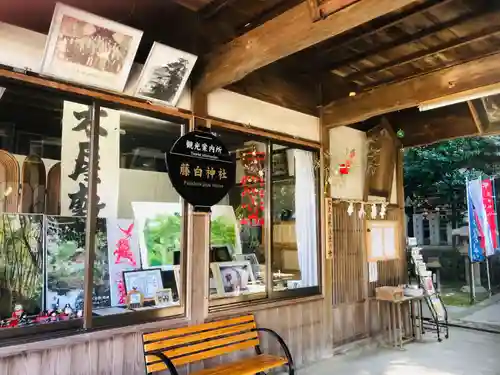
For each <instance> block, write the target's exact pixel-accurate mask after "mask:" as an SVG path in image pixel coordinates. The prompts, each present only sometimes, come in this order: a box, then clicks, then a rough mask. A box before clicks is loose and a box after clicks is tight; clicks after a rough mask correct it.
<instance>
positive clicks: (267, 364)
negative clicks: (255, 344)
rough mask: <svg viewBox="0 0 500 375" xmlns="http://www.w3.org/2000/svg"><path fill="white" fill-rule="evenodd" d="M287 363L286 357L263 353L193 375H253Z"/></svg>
mask: <svg viewBox="0 0 500 375" xmlns="http://www.w3.org/2000/svg"><path fill="white" fill-rule="evenodd" d="M286 363H287V360H286V359H285V358H281V357H276V356H272V355H267V354H261V355H258V356H256V357H252V358H245V359H242V360H239V361H236V362H231V363H225V364H223V365H220V366H217V367H213V368H209V369H205V370H201V371H198V372H195V373H194V374H191V375H227V374H238V375H253V374H257V373H259V372H263V371H267V370H271V369H273V368H276V367H280V366H283V365H285V364H286Z"/></svg>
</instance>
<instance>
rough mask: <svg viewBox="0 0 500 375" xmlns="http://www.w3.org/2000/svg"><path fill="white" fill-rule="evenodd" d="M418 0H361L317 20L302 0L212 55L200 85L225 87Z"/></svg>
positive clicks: (201, 87) (199, 86)
mask: <svg viewBox="0 0 500 375" xmlns="http://www.w3.org/2000/svg"><path fill="white" fill-rule="evenodd" d="M415 2H416V0H360V1H358V2H356V3H354V4H352V5H351V6H348V7H347V8H344V9H342V10H340V11H338V12H336V13H334V14H333V15H331V16H330V17H328V18H327V19H324V20H321V21H318V22H314V23H312V21H311V16H310V13H309V8H308V5H307V4H306V3H301V4H299V5H297V6H296V7H294V8H292V9H290V10H288V11H286V12H285V13H283V14H281V15H279V16H277V17H275V18H273V19H271V20H270V21H268V22H266V23H264V24H263V25H261V26H259V27H257V28H255V29H253V30H250V31H248V32H247V33H246V34H244V35H242V36H241V37H239V38H236V39H234V40H233V41H231V42H230V43H227V44H226V45H224V46H222V48H221V49H220V50H218V51H217V52H215V53H213V54H212V55H211V56H209V57H208V60H207V64H206V66H205V70H204V74H203V76H202V77H201V79H200V81H199V82H198V85H197V87H196V89H198V90H201V91H204V92H210V91H213V90H215V89H217V88H220V87H224V86H226V85H228V84H230V83H232V82H235V81H238V80H240V79H242V78H243V77H245V76H246V75H247V74H249V73H251V72H253V71H255V70H257V69H259V68H261V67H263V66H266V65H268V64H270V63H272V62H274V61H277V60H279V59H281V58H283V57H286V56H289V55H291V54H293V53H295V52H298V51H300V50H303V49H305V48H307V47H310V46H312V45H315V44H317V43H319V42H321V41H323V40H326V39H328V38H331V37H333V36H335V35H338V34H340V33H343V32H345V31H347V30H350V29H353V28H355V27H357V26H359V25H362V24H364V23H366V22H369V21H371V20H373V19H375V18H377V17H380V16H383V15H385V14H388V13H391V12H393V11H396V10H398V9H400V8H402V7H405V6H408V5H412V4H413V3H415Z"/></svg>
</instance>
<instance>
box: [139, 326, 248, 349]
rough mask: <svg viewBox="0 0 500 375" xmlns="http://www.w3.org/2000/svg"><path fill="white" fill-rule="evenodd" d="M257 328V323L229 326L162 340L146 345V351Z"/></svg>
mask: <svg viewBox="0 0 500 375" xmlns="http://www.w3.org/2000/svg"><path fill="white" fill-rule="evenodd" d="M253 328H256V325H255V322H251V323H246V324H240V325H236V326H229V327H224V328H220V329H215V330H211V331H206V332H201V333H197V334H194V335H193V334H191V335H186V336H180V337H176V338H173V339H168V340H161V341H157V342H151V343H149V344H145V345H144V351H145V352H146V353H150V352H152V351H157V350H163V349H168V348H171V347H173V346H179V345H187V344H191V343H193V342H197V341H201V340H207V339H211V338H218V337H221V336H225V335H231V334H232V335H235V334H241V333H245V332H246V331H250V330H251V329H253ZM254 337H255V338H257V337H258V334H257V332H254Z"/></svg>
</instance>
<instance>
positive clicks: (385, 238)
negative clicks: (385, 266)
mask: <svg viewBox="0 0 500 375" xmlns="http://www.w3.org/2000/svg"><path fill="white" fill-rule="evenodd" d="M366 223H367V224H366V248H367V253H368V254H367V255H368V261H369V262H375V261H377V260H390V259H397V258H399V255H398V248H399V232H398V222H397V221H390V220H387V221H386V220H368V221H367V222H366Z"/></svg>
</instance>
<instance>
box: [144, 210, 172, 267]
mask: <svg viewBox="0 0 500 375" xmlns="http://www.w3.org/2000/svg"><path fill="white" fill-rule="evenodd" d="M144 238H145V242H146V246H147V249H148V263H149V266H152V267H155V266H164V265H173V264H174V251H175V250H180V248H181V216H180V214H174V215H172V214H162V215H158V216H156V217H155V218H153V219H147V220H146V223H145V225H144Z"/></svg>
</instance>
